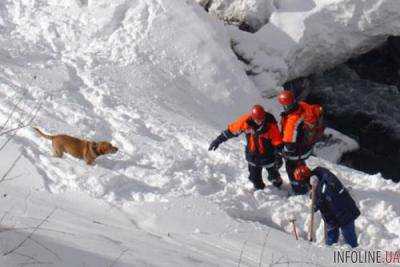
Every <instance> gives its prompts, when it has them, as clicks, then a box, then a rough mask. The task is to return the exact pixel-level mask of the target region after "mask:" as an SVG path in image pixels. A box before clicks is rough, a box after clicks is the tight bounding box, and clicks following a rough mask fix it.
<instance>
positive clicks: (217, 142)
mask: <svg viewBox="0 0 400 267" xmlns="http://www.w3.org/2000/svg"><path fill="white" fill-rule="evenodd" d="M235 136H236V135H234V134H233V133H231V132H230V131H229V130H225V131H223V132H222V133H221V134H220V135H218V137H217V138H215V139H214V141H212V142H211V144H210V146H209V148H208V150H209V151H210V150H216V149H217V148H218V146H219V145H220V144H221V143H223V142H225V141H226V140H228V139H230V138H232V137H235Z"/></svg>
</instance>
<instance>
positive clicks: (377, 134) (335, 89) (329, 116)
mask: <svg viewBox="0 0 400 267" xmlns="http://www.w3.org/2000/svg"><path fill="white" fill-rule="evenodd" d="M399 69H400V40H399V38H398V37H390V38H389V39H388V41H387V42H386V43H385V44H384V45H382V46H381V47H379V48H377V49H374V50H372V51H370V52H368V53H366V54H364V55H361V56H359V57H357V58H353V59H350V60H349V61H348V62H346V63H345V64H342V65H339V66H337V67H335V68H334V69H331V70H328V71H325V72H323V73H321V74H314V75H311V76H309V77H307V78H299V79H296V80H294V81H290V82H288V83H286V84H285V86H286V87H290V88H292V89H293V90H294V91H295V92H296V95H299V97H300V98H306V100H307V101H309V102H312V103H320V104H322V105H323V106H324V110H325V119H326V122H327V125H328V126H329V127H331V128H334V129H336V130H338V131H340V132H342V133H344V134H346V135H348V136H350V137H352V138H354V139H355V140H356V141H357V142H358V143H359V145H360V149H359V150H357V151H353V152H348V153H346V154H344V155H343V156H342V158H341V161H340V163H341V164H344V165H346V166H349V167H352V168H354V169H357V170H361V171H364V172H367V173H370V174H375V173H378V172H379V173H381V174H382V176H383V177H384V178H387V179H392V180H393V181H396V182H397V181H400V165H399V164H398V163H399V162H400V92H399V90H398V88H400V87H399V85H400V79H399Z"/></svg>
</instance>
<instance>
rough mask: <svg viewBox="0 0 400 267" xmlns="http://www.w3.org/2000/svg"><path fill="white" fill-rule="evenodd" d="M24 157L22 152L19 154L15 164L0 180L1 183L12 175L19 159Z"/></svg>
mask: <svg viewBox="0 0 400 267" xmlns="http://www.w3.org/2000/svg"><path fill="white" fill-rule="evenodd" d="M21 157H22V152H21V153H20V154H19V156H18V157H17V158H16V159H15V160H14V162H13V163H12V164H11V166H10V167H9V168H8V170H7V171H6V173H5V174H3V176H2V177H1V178H0V183H2V182H4V180H5V179H6V178H7V176H8V175H9V174H10V172H11V171H12V170H13V169H14V167H15V165H16V164H17V162H18V161H19V159H20V158H21Z"/></svg>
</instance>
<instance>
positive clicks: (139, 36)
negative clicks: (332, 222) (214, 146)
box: [0, 0, 400, 266]
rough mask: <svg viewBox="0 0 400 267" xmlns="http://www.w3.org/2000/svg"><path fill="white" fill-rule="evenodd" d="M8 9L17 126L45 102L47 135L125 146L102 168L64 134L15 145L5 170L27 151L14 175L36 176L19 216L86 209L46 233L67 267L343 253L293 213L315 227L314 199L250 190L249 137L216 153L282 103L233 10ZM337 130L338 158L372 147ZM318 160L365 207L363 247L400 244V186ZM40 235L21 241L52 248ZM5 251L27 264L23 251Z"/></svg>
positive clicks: (9, 200) (128, 6)
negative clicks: (214, 14) (240, 50)
mask: <svg viewBox="0 0 400 267" xmlns="http://www.w3.org/2000/svg"><path fill="white" fill-rule="evenodd" d="M0 10H1V14H2V21H1V29H0V30H1V33H2V34H1V36H0V43H1V46H0V85H1V88H3V89H2V90H0V96H1V98H0V125H1V123H2V122H5V121H7V118H8V117H9V115H10V113H11V112H12V110H13V109H14V107H16V108H15V112H14V113H13V116H12V119H11V120H10V121H9V122H8V123H7V125H6V129H9V128H13V127H15V126H18V124H20V123H23V122H26V121H28V120H29V118H30V117H31V116H32V113H34V112H35V111H34V110H35V107H37V106H38V105H40V107H41V109H40V111H39V112H38V114H37V117H36V118H35V121H34V122H35V125H37V126H39V127H40V128H42V129H44V130H45V131H47V132H49V133H61V132H62V133H67V134H71V135H74V136H77V137H81V138H90V139H96V140H100V139H107V140H111V141H112V142H113V143H114V144H115V145H117V146H118V147H119V148H120V152H118V154H116V155H113V156H106V157H102V158H99V159H98V160H97V164H96V165H95V166H94V167H88V166H86V165H85V164H84V162H83V161H79V160H77V159H74V158H72V157H70V156H65V157H64V158H63V159H58V158H54V157H52V156H51V149H50V143H49V142H48V141H47V140H44V139H41V138H40V137H38V136H36V135H35V133H34V132H33V130H32V129H31V128H29V127H27V128H23V129H20V130H19V131H18V132H17V134H16V135H15V136H13V142H12V143H9V144H8V145H7V146H6V148H4V149H3V150H2V151H1V153H2V154H1V155H2V156H1V157H2V158H8V160H7V161H2V164H4V165H3V166H2V168H1V170H6V169H7V167H8V166H10V164H11V162H12V160H14V159H15V158H16V157H17V156H18V151H21V152H22V158H21V161H22V163H21V162H20V163H19V164H18V165H17V167H15V168H14V172H15V174H16V175H19V174H21V173H22V174H23V176H21V177H18V178H16V179H13V180H10V181H7V183H3V184H4V185H5V186H4V188H3V189H2V190H4V194H7V195H8V197H4V198H3V199H2V200H3V202H4V203H5V204H4V205H3V206H2V207H1V209H2V212H3V214H7V216H5V218H4V221H3V224H5V225H15V227H17V228H18V229H20V228H21V227H22V225H28V226H29V227H32V225H37V224H38V223H39V222H40V220H41V219H43V218H44V217H45V216H47V215H48V214H49V212H50V211H51V210H52V209H53V207H54V206H57V207H61V208H62V209H64V210H66V212H67V213H71V212H72V213H74V214H75V215H74V216H72V217H71V216H70V215H67V214H65V213H64V214H63V213H62V212H61V214H59V209H60V208H58V209H57V210H56V211H55V212H54V216H51V217H50V219H49V220H48V222H46V225H47V223H50V225H51V226H52V227H54V228H51V229H53V230H54V229H55V230H56V231H59V232H61V233H59V234H55V233H52V232H51V231H49V232H45V231H42V230H40V231H38V233H37V234H39V236H40V240H41V241H43V242H45V243H46V244H48V246H50V247H51V248H54V249H55V250H57V251H58V252H63V255H64V256H65V257H64V256H63V257H62V260H59V259H58V257H57V256H55V255H54V253H51V252H49V251H47V252H48V253H50V254H51V255H50V257H53V258H52V259H51V261H57V264H56V266H71V265H74V266H79V265H75V264H80V265H83V262H86V263H88V264H89V266H97V264H100V263H99V262H103V260H104V261H106V262H108V263H107V264H109V265H112V264H113V263H112V262H113V260H115V259H118V261H119V262H121V263H124V264H126V266H130V264H132V263H133V262H136V263H138V264H139V265H145V264H150V265H168V266H171V265H177V264H181V265H195V264H196V265H206V266H209V265H212V264H215V265H224V266H232V265H233V264H237V263H238V261H242V264H243V265H248V266H255V265H257V264H259V262H260V255H261V256H262V257H261V259H262V262H264V263H273V262H274V261H277V260H281V259H285V257H287V258H288V259H287V261H296V260H297V261H299V263H298V265H304V266H307V265H308V264H307V263H305V262H310V261H317V262H319V263H320V264H323V265H330V264H331V263H332V262H331V255H332V254H331V253H332V250H330V249H325V248H319V247H318V245H320V244H322V236H323V234H322V224H321V223H320V219H319V215H318V216H317V218H318V219H317V227H318V228H317V229H318V230H317V238H318V244H317V245H310V244H308V243H307V242H296V241H294V239H293V237H292V236H290V233H291V225H290V224H289V218H291V217H293V216H294V217H296V219H297V225H298V227H299V232H300V236H301V237H305V235H306V229H307V220H308V202H309V200H308V198H307V197H306V196H297V197H291V198H289V199H288V198H286V191H285V190H282V191H279V190H277V189H274V188H271V187H270V186H268V187H267V188H266V190H264V191H263V192H256V193H255V194H254V195H253V194H250V193H249V192H248V190H246V188H249V186H250V184H249V182H248V180H247V166H246V163H245V162H244V157H243V154H242V153H243V152H242V145H241V143H240V140H239V139H236V140H231V141H230V142H228V143H225V144H223V145H222V146H221V148H220V149H219V150H217V151H216V152H212V153H211V152H208V151H207V148H208V144H209V142H210V141H211V140H212V138H214V137H215V136H216V135H217V134H219V132H220V131H221V130H223V129H224V128H225V127H226V124H227V123H228V122H229V121H230V120H232V119H234V118H235V116H237V115H238V114H240V113H242V112H246V111H247V110H248V109H249V107H250V106H251V105H252V104H253V103H255V102H259V103H263V104H265V105H266V107H267V108H268V109H269V110H270V111H272V112H273V113H275V114H278V113H279V109H278V108H277V106H276V104H275V103H273V102H272V101H268V102H267V101H265V100H264V99H262V97H261V95H260V93H259V91H258V90H257V89H256V88H255V86H254V85H253V83H252V82H251V81H250V80H249V79H248V78H247V76H246V75H245V73H244V72H243V70H242V68H241V65H240V63H239V62H238V61H237V59H236V58H235V55H234V54H233V52H232V51H231V50H230V41H229V40H230V39H229V34H228V32H227V31H226V29H225V28H224V26H223V24H222V23H221V22H219V21H217V20H213V19H211V18H210V17H209V16H208V14H207V13H206V12H204V10H203V9H202V8H201V7H199V6H197V5H195V4H194V2H192V1H185V2H183V3H182V2H180V1H170V0H166V1H162V0H159V1H144V0H143V1H136V2H131V1H113V2H112V3H109V1H76V2H68V3H64V2H62V3H59V2H58V1H50V0H48V1H45V0H41V1H34V0H32V1H22V0H21V1H5V2H2V3H0ZM259 60H261V58H260V59H259ZM272 84H273V83H271V86H272ZM19 99H21V100H19ZM16 103H18V104H17V106H16ZM32 110H33V111H32ZM332 135H333V139H332V140H337V142H339V143H340V145H339V146H337V145H335V142H336V141H335V142H333V143H334V144H333V149H334V151H333V152H334V153H327V151H326V150H324V148H321V150H320V151H322V152H320V154H324V155H325V156H326V157H327V158H328V159H329V160H332V161H335V160H337V158H338V156H340V153H341V152H342V151H344V150H346V149H351V148H354V147H356V146H357V144H356V143H354V141H352V140H350V139H346V138H345V137H342V136H341V135H340V133H334V132H332ZM7 136H8V135H7ZM3 142H4V141H3ZM310 164H311V166H316V165H323V166H327V167H329V168H330V169H332V170H333V171H334V172H335V173H336V174H338V175H339V176H340V177H341V179H342V180H343V182H344V184H346V185H347V186H351V188H352V194H353V195H354V196H355V198H356V199H357V203H358V204H359V206H360V209H361V211H362V213H363V215H362V216H361V217H360V219H359V220H357V223H356V226H357V230H358V231H359V232H360V238H359V241H360V245H361V248H363V249H382V250H385V249H387V250H396V249H397V248H398V247H399V245H400V236H399V233H398V227H399V225H400V219H399V214H400V206H399V202H398V197H399V193H398V192H399V187H400V184H393V183H392V182H389V181H385V180H384V179H382V178H381V177H380V175H375V176H370V175H366V174H364V173H361V172H357V171H354V170H351V169H348V168H345V167H341V166H337V165H335V164H334V163H329V162H327V161H325V160H323V159H320V158H312V159H311V160H310ZM3 173H4V172H3ZM281 173H282V176H283V177H284V179H286V174H285V172H284V171H283V168H282V169H281ZM9 177H13V175H10V176H9ZM29 191H32V192H31V193H29ZM21 192H24V193H21ZM27 196H28V197H27ZM6 211H9V213H6ZM33 215H35V219H33V220H31V219H30V218H31V217H32V216H33ZM13 218H14V219H13ZM52 218H53V219H52ZM94 221H95V222H94ZM28 222H29V223H28ZM121 228H123V229H121ZM67 229H69V230H68V231H67ZM21 230H22V231H21V232H19V231H14V230H13V231H7V232H5V233H7V238H5V239H4V244H3V246H4V247H5V248H7V249H9V248H11V247H12V244H15V240H16V236H19V237H20V238H21V236H23V235H27V234H28V233H29V230H28V229H21ZM26 230H28V231H26ZM282 231H283V232H282ZM268 232H270V233H271V235H270V236H269V237H268V238H267V239H266V238H265V234H266V233H268ZM284 232H286V233H284ZM35 235H36V234H35ZM75 235H78V236H79V238H74V236H75ZM99 236H100V237H99ZM38 238H39V237H38ZM105 239H106V240H108V241H105ZM265 240H267V241H268V242H267V245H266V246H265V249H263V244H264V242H265ZM138 241H139V242H138ZM27 244H30V245H29V246H27V247H25V246H24V247H23V248H21V249H20V250H19V252H20V253H25V254H27V255H32V253H34V255H43V254H42V253H43V251H42V250H41V249H40V248H38V247H37V246H35V245H34V244H32V242H29V243H27ZM126 249H128V250H129V251H130V252H129V253H128V252H126V253H123V255H122V256H121V257H120V258H118V255H120V253H122V252H123V251H125V250H126ZM128 250H126V251H128ZM2 251H5V249H3V250H2ZM132 251H133V252H132ZM263 251H264V252H263ZM93 254H94V255H93ZM46 255H47V254H46ZM99 255H100V256H101V257H100V256H99ZM281 256H283V258H282V257H281ZM21 257H23V256H21ZM125 257H126V258H125ZM263 257H265V258H263ZM40 259H41V260H48V257H44V258H43V259H42V258H40ZM239 259H240V260H239ZM1 260H2V261H3V262H4V264H7V266H13V264H14V265H17V264H18V263H21V261H20V260H22V259H21V258H18V257H16V256H15V254H13V255H11V256H7V257H4V256H3V257H2V259H1ZM31 260H32V259H31ZM102 264H103V263H102ZM103 265H105V264H103Z"/></svg>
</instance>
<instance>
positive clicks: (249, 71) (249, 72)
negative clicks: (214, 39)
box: [231, 39, 258, 76]
mask: <svg viewBox="0 0 400 267" xmlns="http://www.w3.org/2000/svg"><path fill="white" fill-rule="evenodd" d="M236 45H237V43H236V42H235V40H233V39H231V49H232V51H233V53H234V54H235V56H236V58H237V59H238V60H239V61H241V62H243V63H244V65H245V68H244V69H245V72H246V75H248V76H255V75H257V74H258V73H256V72H254V70H253V68H251V66H250V63H251V61H250V60H248V59H246V58H245V57H244V56H242V55H241V54H240V53H239V52H238V51H237V49H235V46H236Z"/></svg>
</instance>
